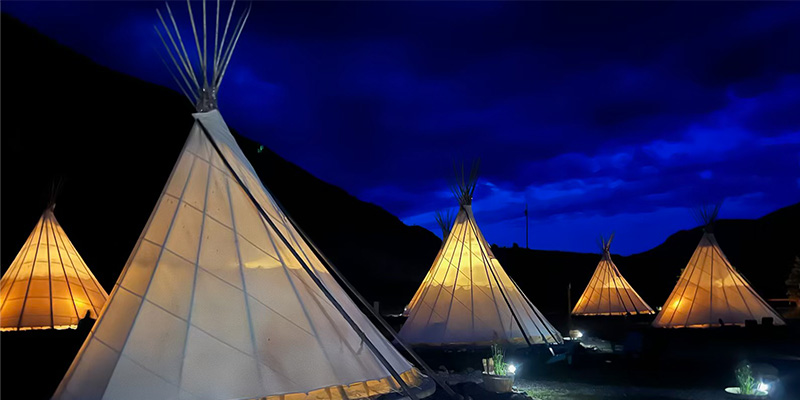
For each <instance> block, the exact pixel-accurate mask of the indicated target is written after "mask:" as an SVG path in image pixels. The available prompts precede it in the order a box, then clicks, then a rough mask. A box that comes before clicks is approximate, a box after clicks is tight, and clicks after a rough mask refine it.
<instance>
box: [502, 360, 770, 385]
mask: <svg viewBox="0 0 800 400" xmlns="http://www.w3.org/2000/svg"><path fill="white" fill-rule="evenodd" d="M507 369H508V372H509V373H512V374H514V373H516V372H517V366H516V365H514V364H508V368H507ZM762 385H764V384H763V383H762ZM760 387H761V386H759V388H760Z"/></svg>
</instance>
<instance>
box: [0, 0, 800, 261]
mask: <svg viewBox="0 0 800 400" xmlns="http://www.w3.org/2000/svg"><path fill="white" fill-rule="evenodd" d="M240 4H241V3H240ZM157 7H162V8H163V4H162V3H160V2H131V3H128V2H94V1H82V2H74V3H73V2H57V3H45V2H38V3H37V2H25V3H23V2H11V3H9V2H4V3H3V10H4V11H6V12H9V13H10V14H12V15H14V16H16V17H17V18H19V19H21V20H22V21H23V22H25V23H27V24H29V25H32V26H34V27H36V28H37V29H39V30H40V31H41V32H43V33H45V34H46V35H48V36H50V37H53V38H55V39H56V40H58V41H60V42H61V43H63V44H66V45H67V46H69V47H71V48H73V49H75V50H77V51H78V52H80V53H83V54H85V55H87V56H89V57H91V58H92V59H94V60H95V61H97V62H99V63H101V64H103V65H106V66H108V67H111V68H113V69H115V70H119V71H122V72H125V73H129V74H132V75H134V76H137V77H140V78H142V79H145V80H148V81H152V82H156V83H160V84H164V85H167V86H170V87H175V85H174V84H173V83H172V81H171V78H170V76H169V74H168V73H167V72H166V71H165V70H164V67H163V65H162V64H161V61H160V60H159V59H158V57H157V56H156V55H155V53H154V52H153V49H152V48H153V46H159V47H160V46H161V44H160V42H159V41H158V39H157V37H156V36H155V34H154V33H153V29H152V25H153V24H154V23H156V22H157V17H156V14H155V8H157ZM174 7H175V9H176V10H177V11H178V14H179V17H180V18H186V15H185V14H186V9H185V3H181V2H178V3H177V4H174ZM184 21H185V20H184ZM3 39H4V40H13V38H8V37H6V38H3ZM54 68H57V66H54ZM70 84H72V85H75V90H80V89H79V88H80V82H71V83H70ZM220 109H221V110H222V112H223V114H224V115H225V117H226V120H227V122H228V123H229V124H230V125H232V126H234V127H235V128H237V129H238V130H239V131H240V132H242V133H243V134H245V135H247V136H249V137H251V138H253V139H256V140H259V141H260V142H262V143H264V144H265V145H267V146H268V147H270V148H272V149H273V150H275V151H276V152H277V153H279V154H281V155H282V156H284V157H285V158H287V159H289V160H290V161H293V162H295V163H296V164H298V165H300V166H302V167H303V168H305V169H307V170H308V171H310V172H311V173H313V174H314V175H316V176H318V177H320V178H322V179H324V180H326V181H328V182H331V183H333V184H335V185H338V186H341V187H342V188H344V189H345V190H347V191H348V192H350V193H352V194H353V195H355V196H357V197H359V198H361V199H363V200H366V201H370V202H373V203H376V204H378V205H380V206H382V207H384V208H386V209H387V210H389V211H390V212H392V213H394V214H395V215H397V216H399V217H400V218H401V219H402V220H403V221H405V222H406V223H409V224H418V225H422V226H425V227H428V228H430V229H431V230H433V231H434V232H436V233H437V234H438V229H436V225H435V223H434V222H433V211H434V210H437V209H445V208H448V207H453V206H455V202H454V200H453V199H452V197H451V195H450V193H449V191H448V186H447V179H448V177H449V176H450V175H451V168H452V167H451V166H452V162H453V160H469V159H471V158H473V157H480V158H481V160H482V172H483V173H482V176H481V181H480V186H479V188H478V190H477V192H476V195H475V202H474V210H475V214H476V217H477V219H478V223H479V224H480V226H481V227H482V229H483V231H484V234H485V236H486V237H487V239H488V240H489V242H491V243H498V244H501V245H510V244H511V243H512V242H518V243H520V244H523V245H524V240H525V239H524V219H523V217H522V211H523V204H524V203H525V202H526V201H527V203H528V204H529V209H530V214H531V224H530V229H531V239H530V245H531V247H532V248H539V249H555V250H571V251H591V252H596V251H597V248H596V245H595V238H596V237H597V236H598V235H600V234H601V233H602V234H609V233H610V232H612V231H615V232H616V234H617V239H616V241H615V243H614V247H613V249H612V250H613V251H615V252H618V253H621V254H630V253H634V252H639V251H644V250H647V249H649V248H651V247H653V246H655V245H657V244H659V243H661V242H662V241H663V240H664V239H666V237H667V236H668V235H669V234H671V233H673V232H675V231H677V230H679V229H686V228H691V227H693V226H695V225H696V224H695V221H694V220H693V219H692V217H691V214H690V213H689V212H688V210H687V207H691V206H694V205H697V204H698V203H700V202H709V201H718V200H721V199H723V198H724V199H725V206H724V208H723V210H722V213H721V217H723V218H755V217H759V216H761V215H763V214H765V213H768V212H770V211H773V210H775V209H777V208H779V207H782V206H786V205H789V204H793V203H796V202H798V201H800V3H788V2H787V3H767V4H763V3H756V2H750V3H742V2H736V3H733V2H731V3H719V2H710V3H708V2H707V3H688V2H687V3H684V2H681V3H650V2H647V3H645V2H638V3H631V2H616V3H595V2H590V3H573V2H566V3H497V2H487V3H478V2H464V3H458V2H435V3H434V2H431V3H422V2H409V3H397V2H392V3H384V2H346V3H310V2H255V3H254V5H253V13H252V15H251V18H250V21H249V22H248V25H247V27H246V28H245V33H244V35H243V36H242V39H241V41H240V42H239V47H238V49H237V52H236V54H234V57H233V61H232V63H231V67H230V70H229V72H228V75H227V76H226V78H225V82H223V85H222V89H221V93H220ZM143 111H145V110H143ZM176 134H185V133H182V132H179V133H176ZM321 201H324V199H321Z"/></svg>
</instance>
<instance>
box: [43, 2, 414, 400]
mask: <svg viewBox="0 0 800 400" xmlns="http://www.w3.org/2000/svg"><path fill="white" fill-rule="evenodd" d="M188 7H189V15H190V16H192V15H193V14H192V4H191V2H190V3H189V4H188ZM195 7H198V6H195ZM202 7H203V9H202V18H203V23H202V24H199V25H202V31H201V32H202V37H198V34H197V31H198V30H199V29H196V27H195V21H194V18H193V17H192V27H191V31H193V32H195V38H194V43H195V44H196V46H197V54H199V55H200V56H199V58H200V61H199V62H198V63H195V65H194V67H191V65H192V63H190V61H189V60H188V58H187V55H186V53H185V50H184V44H183V43H182V42H181V38H180V33H179V32H180V30H179V29H178V27H177V25H176V23H175V20H174V18H173V16H172V11H171V10H170V7H169V3H167V11H168V13H169V19H168V20H169V21H171V22H172V29H171V28H170V27H169V25H168V24H167V23H166V21H165V20H164V19H163V18H162V24H163V27H164V33H163V34H162V37H163V36H168V42H169V43H171V44H172V47H170V46H168V45H167V41H166V40H165V43H164V44H165V46H166V47H167V49H168V51H169V52H170V56H171V57H172V58H173V61H175V66H176V67H177V68H178V71H179V74H180V75H181V77H182V78H183V79H184V80H186V82H185V83H186V85H187V87H183V89H184V92H185V93H187V97H189V98H190V99H192V100H193V101H194V102H195V104H196V107H197V113H195V114H194V126H193V128H192V130H191V132H190V134H189V138H188V140H187V141H186V144H185V146H184V148H183V150H182V151H181V153H180V156H179V157H178V161H177V163H176V165H175V167H174V169H173V171H172V174H171V175H170V177H169V180H168V181H167V183H166V186H165V187H164V191H163V192H162V194H161V197H160V198H159V200H158V203H157V205H156V207H155V210H154V211H153V213H152V214H151V216H150V220H149V221H148V222H147V225H146V226H145V228H144V231H143V232H142V234H141V236H140V237H139V240H138V242H137V244H136V247H135V248H134V249H133V253H132V254H131V256H130V258H129V260H128V262H127V264H126V265H125V267H124V269H123V271H122V274H121V276H120V278H119V280H118V281H117V284H116V285H115V287H114V290H113V291H112V293H111V297H110V298H109V300H108V305H107V308H106V309H105V311H104V312H103V314H102V315H101V316H100V318H99V319H98V320H97V323H96V324H95V326H94V329H93V330H92V332H91V334H90V335H89V336H88V338H87V339H86V342H85V343H84V344H83V347H82V348H81V350H80V352H79V353H78V355H77V356H76V357H75V360H74V361H73V363H72V365H71V367H70V368H69V370H68V371H67V374H66V375H65V376H64V379H63V380H62V381H61V384H60V385H59V387H58V389H57V391H56V393H55V395H54V396H53V398H54V399H56V400H66V399H81V400H92V399H105V400H126V399H131V400H133V399H136V400H142V399H186V400H189V399H196V400H200V399H270V400H278V399H281V400H283V399H286V400H292V399H311V398H313V399H348V398H349V399H361V398H372V397H376V396H378V395H381V394H385V393H388V392H393V391H399V390H403V391H404V392H405V393H406V394H407V395H408V396H409V397H410V398H412V399H413V398H416V397H415V396H414V395H413V394H412V391H411V390H410V388H411V387H415V386H418V385H419V384H420V382H421V374H420V373H419V372H418V371H417V369H416V368H414V367H413V366H412V365H411V364H410V363H409V362H408V361H406V360H405V359H404V358H403V357H402V356H401V355H400V354H399V353H398V352H397V350H395V348H394V347H393V346H392V345H391V344H390V343H389V342H388V341H387V340H386V339H385V338H384V337H383V335H382V334H381V332H380V331H378V330H377V328H375V326H373V325H372V323H371V322H370V321H369V320H368V319H367V317H366V316H365V315H364V314H362V312H361V311H360V310H359V308H358V307H357V306H356V305H355V304H354V303H353V301H352V300H351V299H350V297H348V295H347V294H346V293H345V291H344V290H343V289H342V288H341V287H340V286H339V284H338V283H337V281H336V280H335V279H334V278H333V277H332V276H331V274H330V272H329V270H328V269H327V268H326V267H325V264H324V263H323V261H322V260H321V259H320V257H321V256H319V255H318V253H316V248H315V247H314V246H313V244H311V243H310V242H307V241H305V239H304V237H303V235H302V232H300V231H299V229H298V228H297V227H296V226H294V224H293V223H292V221H291V220H290V219H289V218H288V216H287V215H286V214H285V213H284V211H283V210H282V209H281V207H280V206H279V205H278V204H277V202H276V201H275V199H274V198H273V197H272V195H271V194H270V192H269V191H268V190H267V189H266V188H265V187H264V186H263V185H262V183H261V181H260V180H259V178H258V176H257V175H256V173H255V170H254V169H253V166H252V165H251V164H250V162H249V161H248V160H247V159H246V158H245V156H244V154H243V153H242V150H241V149H240V148H239V145H238V144H237V143H236V140H235V139H234V137H233V135H232V134H231V132H230V131H229V129H228V126H227V125H226V124H225V121H224V120H223V119H222V116H221V114H220V113H219V111H218V110H217V107H216V93H217V90H218V87H219V83H220V81H221V80H222V77H223V76H224V74H225V68H226V66H227V65H228V61H229V60H230V57H231V53H232V52H233V48H234V47H235V45H236V42H237V41H238V38H239V34H240V33H241V30H242V28H243V26H244V24H245V22H246V20H247V16H248V15H249V12H250V9H249V8H248V9H247V10H246V11H244V13H243V14H242V16H241V17H240V18H239V22H238V23H236V25H235V26H236V27H235V28H234V30H233V31H232V32H231V34H230V35H229V32H228V23H226V24H225V29H224V30H222V31H221V32H220V29H219V28H220V24H219V11H220V10H219V8H220V3H219V2H217V10H216V14H217V18H216V21H217V24H216V25H211V28H216V32H218V34H219V35H220V36H221V37H222V40H221V41H219V42H218V41H217V36H216V35H212V37H213V41H214V43H213V47H214V54H213V55H212V60H209V63H210V64H212V65H213V67H212V65H207V64H206V56H207V51H206V49H207V48H206V41H207V39H206V35H207V33H208V32H207V31H206V20H207V13H206V4H205V3H203V5H202ZM234 7H235V3H233V4H232V5H231V8H230V11H228V13H227V14H228V16H227V20H228V22H230V21H231V17H232V15H233V12H234ZM194 12H195V15H197V14H199V10H194ZM159 15H160V14H159ZM223 17H224V14H223ZM223 22H224V21H223ZM184 32H186V31H184ZM160 34H161V33H160ZM226 38H228V40H227V41H226ZM201 43H202V45H201ZM198 65H199V67H198ZM206 68H208V73H207V72H206ZM196 71H199V75H197V74H196ZM209 75H210V76H209ZM176 80H177V78H176ZM179 82H180V81H179ZM188 93H191V96H190V95H189V94H188ZM272 172H273V173H276V174H277V173H281V171H272Z"/></svg>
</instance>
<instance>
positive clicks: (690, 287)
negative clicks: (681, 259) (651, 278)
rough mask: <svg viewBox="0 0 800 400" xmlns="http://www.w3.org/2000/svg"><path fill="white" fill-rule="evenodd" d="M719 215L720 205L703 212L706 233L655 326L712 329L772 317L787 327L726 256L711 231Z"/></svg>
mask: <svg viewBox="0 0 800 400" xmlns="http://www.w3.org/2000/svg"><path fill="white" fill-rule="evenodd" d="M717 213H719V205H717V206H715V207H713V208H702V209H700V210H699V217H700V219H701V220H702V221H703V222H704V223H705V228H704V229H705V232H704V233H703V237H702V238H701V239H700V244H699V245H697V249H695V251H694V254H693V255H692V258H691V259H690V260H689V264H687V265H686V268H685V269H684V270H683V272H682V273H681V277H680V278H679V279H678V283H677V284H676V285H675V288H674V289H672V294H670V295H669V297H668V298H667V301H666V302H665V303H664V306H663V307H662V309H661V312H659V313H658V315H657V316H656V319H655V320H654V321H653V326H655V327H658V328H709V327H714V326H721V325H744V324H745V320H757V321H759V322H760V321H761V319H762V318H764V317H771V318H772V319H773V321H774V324H776V325H784V324H785V322H784V321H783V319H781V317H780V316H779V315H778V313H777V312H775V310H773V309H772V307H770V306H769V304H767V302H766V301H764V299H762V298H761V296H759V295H758V293H756V291H755V290H753V288H752V287H750V284H749V283H748V282H747V281H746V280H745V279H744V277H743V276H742V275H740V274H739V273H738V272H737V271H736V269H734V268H733V266H732V265H731V263H730V262H729V261H728V259H727V258H726V257H725V254H723V253H722V249H720V247H719V244H717V240H716V239H715V238H714V234H713V233H712V229H711V227H712V223H713V222H714V220H715V219H716V217H717Z"/></svg>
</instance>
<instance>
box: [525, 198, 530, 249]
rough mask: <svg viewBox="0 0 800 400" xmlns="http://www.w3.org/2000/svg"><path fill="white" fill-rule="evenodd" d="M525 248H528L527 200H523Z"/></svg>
mask: <svg viewBox="0 0 800 400" xmlns="http://www.w3.org/2000/svg"><path fill="white" fill-rule="evenodd" d="M525 248H526V249H528V248H529V247H528V202H525Z"/></svg>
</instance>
